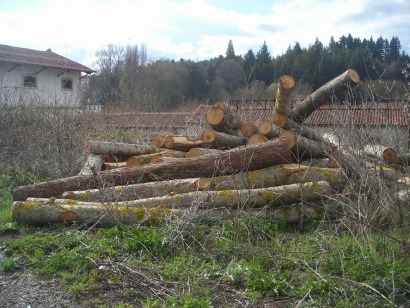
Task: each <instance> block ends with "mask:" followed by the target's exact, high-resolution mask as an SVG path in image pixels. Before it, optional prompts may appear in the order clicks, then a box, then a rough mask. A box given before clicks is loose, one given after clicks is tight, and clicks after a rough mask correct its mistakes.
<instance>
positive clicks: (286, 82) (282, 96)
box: [275, 75, 295, 116]
mask: <svg viewBox="0 0 410 308" xmlns="http://www.w3.org/2000/svg"><path fill="white" fill-rule="evenodd" d="M294 88H295V79H293V77H292V76H289V75H283V76H281V77H279V86H278V91H277V92H276V100H275V112H276V113H279V114H283V115H285V116H286V115H288V114H289V112H290V110H291V109H292V101H291V98H292V92H293V89H294Z"/></svg>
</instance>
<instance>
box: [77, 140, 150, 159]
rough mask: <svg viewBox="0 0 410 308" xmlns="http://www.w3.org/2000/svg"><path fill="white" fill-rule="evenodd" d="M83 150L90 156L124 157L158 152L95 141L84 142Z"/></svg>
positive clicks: (146, 146) (139, 146) (127, 144)
mask: <svg viewBox="0 0 410 308" xmlns="http://www.w3.org/2000/svg"><path fill="white" fill-rule="evenodd" d="M84 148H85V150H86V151H87V152H88V153H91V154H96V155H115V156H126V157H130V156H133V155H142V154H151V153H156V152H158V149H157V148H156V147H154V146H148V145H140V144H130V143H119V142H104V141H95V140H87V141H86V142H85V145H84Z"/></svg>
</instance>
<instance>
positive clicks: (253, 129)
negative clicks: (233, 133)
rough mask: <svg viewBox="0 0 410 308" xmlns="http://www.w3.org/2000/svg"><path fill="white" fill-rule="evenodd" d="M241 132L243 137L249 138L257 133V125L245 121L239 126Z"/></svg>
mask: <svg viewBox="0 0 410 308" xmlns="http://www.w3.org/2000/svg"><path fill="white" fill-rule="evenodd" d="M241 133H242V135H243V136H244V137H246V138H249V137H250V136H252V135H253V134H257V133H258V126H257V125H255V124H254V123H250V122H245V123H243V124H242V126H241Z"/></svg>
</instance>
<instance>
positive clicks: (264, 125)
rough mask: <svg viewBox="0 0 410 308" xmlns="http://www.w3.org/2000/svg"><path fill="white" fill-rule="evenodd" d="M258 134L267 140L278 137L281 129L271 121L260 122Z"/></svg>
mask: <svg viewBox="0 0 410 308" xmlns="http://www.w3.org/2000/svg"><path fill="white" fill-rule="evenodd" d="M259 133H260V134H261V135H263V136H265V137H266V138H268V139H273V138H276V137H279V135H280V133H281V129H280V128H279V127H277V126H276V125H275V124H273V123H272V122H271V121H262V122H261V123H260V124H259Z"/></svg>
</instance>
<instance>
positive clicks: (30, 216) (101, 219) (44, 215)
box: [12, 199, 178, 226]
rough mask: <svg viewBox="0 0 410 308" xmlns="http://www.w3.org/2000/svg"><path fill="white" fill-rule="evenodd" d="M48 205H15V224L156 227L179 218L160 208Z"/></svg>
mask: <svg viewBox="0 0 410 308" xmlns="http://www.w3.org/2000/svg"><path fill="white" fill-rule="evenodd" d="M46 200H47V201H39V202H32V201H16V202H13V207H12V220H13V221H16V222H18V223H27V224H49V223H61V222H78V223H81V224H98V225H102V226H113V225H117V224H127V225H134V224H143V223H144V224H149V225H157V224H158V223H160V222H161V221H162V219H163V218H164V217H165V216H170V215H172V214H177V213H178V210H174V209H165V208H161V207H151V208H143V207H128V206H115V205H114V206H113V205H111V206H110V205H109V204H101V203H97V204H95V203H94V204H93V203H91V204H86V203H79V204H75V202H73V201H72V200H64V201H65V203H61V202H55V201H56V200H52V199H46Z"/></svg>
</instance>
